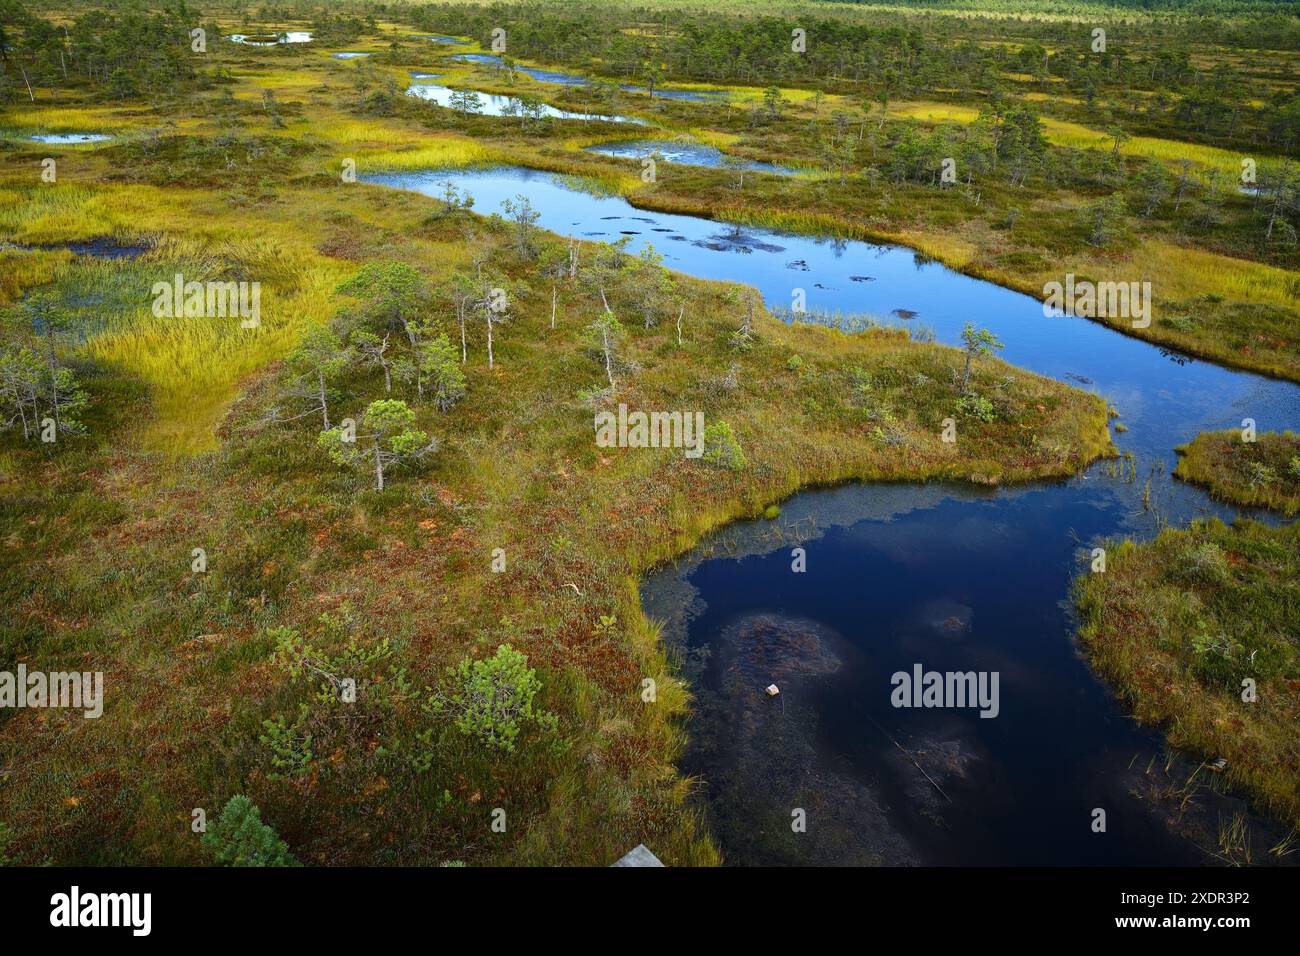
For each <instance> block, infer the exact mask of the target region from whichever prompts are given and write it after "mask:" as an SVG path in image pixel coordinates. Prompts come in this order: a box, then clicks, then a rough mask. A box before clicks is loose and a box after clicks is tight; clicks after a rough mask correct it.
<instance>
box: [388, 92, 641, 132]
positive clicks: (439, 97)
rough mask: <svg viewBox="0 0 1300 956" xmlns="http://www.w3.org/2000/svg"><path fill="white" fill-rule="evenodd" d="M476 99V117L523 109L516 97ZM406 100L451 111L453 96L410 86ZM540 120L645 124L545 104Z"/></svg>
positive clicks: (512, 113)
mask: <svg viewBox="0 0 1300 956" xmlns="http://www.w3.org/2000/svg"><path fill="white" fill-rule="evenodd" d="M473 92H475V93H477V95H478V103H479V108H478V109H477V110H476V111H475V112H477V113H478V114H479V115H480V116H518V115H520V113H521V111H522V109H523V102H524V101H523V98H522V97H518V96H502V95H500V94H498V93H484V92H482V91H481V90H476V91H473ZM406 93H407V95H408V96H417V97H419V98H420V99H422V100H428V101H429V102H431V103H437V104H438V105H439V106H444V107H446V108H447V109H452V108H453V106H452V96H453V95H454V94H455V93H456V91H455V90H453V89H452V88H451V87H449V86H443V85H441V84H439V83H426V82H423V81H421V82H419V83H412V84H411V86H410V87H408V88H407V90H406ZM541 115H542V116H543V117H549V118H551V119H563V120H586V121H592V120H600V121H603V122H606V123H633V124H637V125H642V124H644V123H645V120H641V119H637V118H636V117H635V116H598V115H596V114H594V113H575V112H572V111H571V110H562V109H559V108H557V107H554V106H551V105H550V104H549V103H543V104H542V114H541Z"/></svg>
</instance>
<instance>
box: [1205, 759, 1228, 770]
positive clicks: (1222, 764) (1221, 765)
mask: <svg viewBox="0 0 1300 956" xmlns="http://www.w3.org/2000/svg"><path fill="white" fill-rule="evenodd" d="M1209 767H1210V769H1211V770H1214V771H1217V772H1222V771H1224V770H1226V769H1227V768H1228V759H1227V758H1226V757H1216V758H1215V759H1214V760H1211V761H1210V763H1209Z"/></svg>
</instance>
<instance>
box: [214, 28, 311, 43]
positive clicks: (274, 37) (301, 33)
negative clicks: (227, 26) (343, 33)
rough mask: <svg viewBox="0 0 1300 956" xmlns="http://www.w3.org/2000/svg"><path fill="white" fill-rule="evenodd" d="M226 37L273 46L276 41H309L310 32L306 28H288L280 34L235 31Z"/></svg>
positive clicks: (231, 39) (235, 40)
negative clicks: (288, 29)
mask: <svg viewBox="0 0 1300 956" xmlns="http://www.w3.org/2000/svg"><path fill="white" fill-rule="evenodd" d="M226 39H227V40H229V41H230V42H231V43H244V44H247V45H248V46H275V45H276V44H277V43H310V42H311V33H310V32H309V31H307V30H290V31H288V32H286V33H281V34H269V33H268V34H259V33H254V34H251V35H249V34H245V33H236V34H233V35H232V36H228V37H226Z"/></svg>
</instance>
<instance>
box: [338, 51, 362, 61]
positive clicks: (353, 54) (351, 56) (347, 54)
mask: <svg viewBox="0 0 1300 956" xmlns="http://www.w3.org/2000/svg"><path fill="white" fill-rule="evenodd" d="M330 56H332V57H334V59H336V60H359V59H361V58H362V57H365V56H370V54H369V53H364V52H360V51H357V50H344V51H343V52H341V53H331V54H330Z"/></svg>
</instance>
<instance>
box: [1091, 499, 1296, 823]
mask: <svg viewBox="0 0 1300 956" xmlns="http://www.w3.org/2000/svg"><path fill="white" fill-rule="evenodd" d="M1107 555H1108V557H1107V567H1106V573H1105V574H1085V575H1083V576H1082V577H1081V578H1079V579H1078V581H1077V582H1076V584H1075V599H1076V602H1077V604H1078V608H1079V613H1080V618H1081V626H1080V631H1079V633H1080V638H1081V641H1082V643H1083V645H1084V647H1085V648H1086V649H1087V651H1088V654H1089V657H1090V659H1091V661H1092V663H1093V665H1094V666H1095V667H1097V669H1098V670H1099V671H1100V672H1101V673H1102V674H1103V675H1104V676H1105V677H1107V678H1108V679H1109V680H1111V681H1113V682H1114V684H1115V685H1116V687H1117V689H1118V690H1119V692H1120V694H1121V696H1123V698H1124V699H1125V701H1126V702H1127V703H1128V704H1129V705H1130V707H1131V708H1132V710H1133V712H1134V714H1135V716H1136V717H1137V718H1138V719H1139V720H1141V721H1142V722H1144V723H1151V724H1157V725H1159V726H1161V727H1162V728H1163V729H1164V730H1165V732H1166V733H1167V734H1168V736H1169V740H1170V743H1172V744H1173V745H1174V746H1176V747H1179V748H1182V749H1185V750H1190V751H1192V752H1193V753H1196V754H1197V755H1199V756H1200V757H1202V758H1203V759H1205V760H1213V759H1216V758H1218V757H1223V758H1225V759H1226V760H1227V767H1226V771H1225V773H1226V776H1227V777H1228V779H1229V780H1230V781H1231V782H1233V783H1235V784H1237V785H1239V786H1241V787H1243V788H1244V789H1245V790H1246V791H1247V792H1248V793H1249V794H1250V795H1251V796H1252V797H1253V798H1254V799H1255V800H1256V801H1257V802H1258V803H1259V804H1260V805H1261V806H1262V807H1263V808H1265V809H1266V810H1268V811H1270V812H1272V813H1273V814H1275V815H1277V816H1278V817H1280V818H1281V819H1282V820H1283V821H1285V822H1287V823H1289V824H1292V825H1296V824H1298V823H1300V748H1298V747H1297V738H1296V734H1295V726H1296V721H1297V719H1300V696H1298V695H1297V694H1296V693H1295V689H1294V688H1295V683H1296V680H1297V679H1298V675H1300V643H1298V640H1297V635H1300V525H1291V526H1289V527H1279V528H1274V527H1269V526H1266V525H1262V524H1258V523H1255V522H1251V521H1245V520H1242V521H1239V522H1237V523H1236V524H1235V525H1233V526H1231V527H1229V526H1227V525H1224V524H1223V523H1222V522H1219V521H1217V520H1214V519H1211V520H1208V521H1201V522H1196V523H1194V524H1193V525H1192V526H1191V527H1190V528H1188V529H1186V530H1174V529H1166V530H1164V531H1162V532H1161V533H1160V535H1159V536H1158V537H1157V538H1156V539H1155V540H1154V541H1151V542H1149V543H1146V544H1135V543H1133V542H1123V543H1121V544H1119V545H1118V546H1115V547H1109V548H1108V550H1107ZM1247 678H1249V679H1250V680H1252V681H1254V682H1255V683H1256V686H1257V691H1258V700H1257V701H1256V702H1255V703H1247V702H1245V701H1243V700H1242V694H1243V693H1244V691H1243V683H1242V682H1243V680H1245V679H1247ZM1229 842H1230V843H1233V844H1235V843H1237V842H1239V841H1236V840H1230V841H1229Z"/></svg>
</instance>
